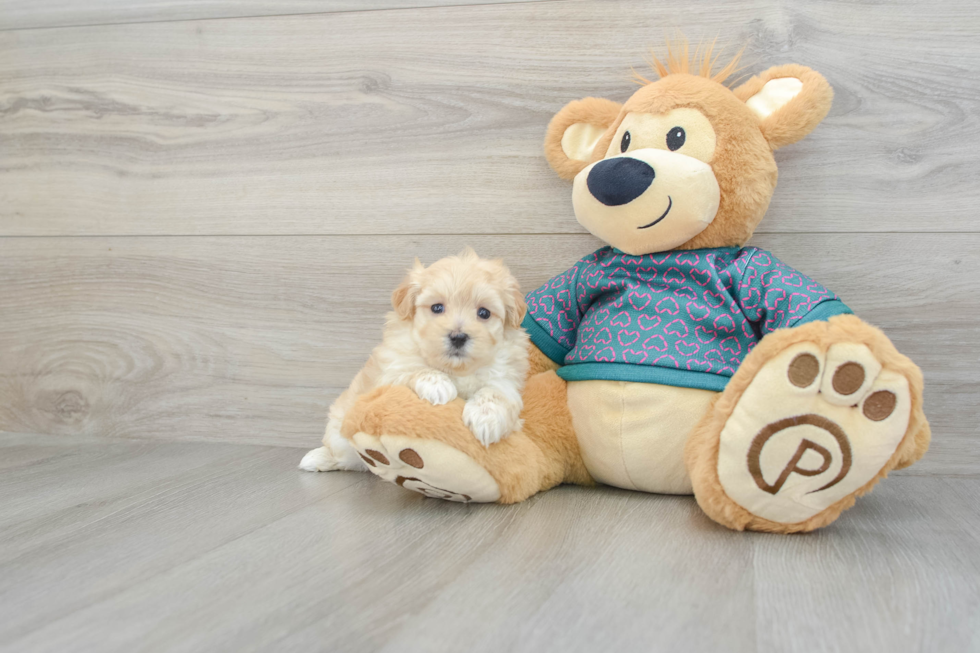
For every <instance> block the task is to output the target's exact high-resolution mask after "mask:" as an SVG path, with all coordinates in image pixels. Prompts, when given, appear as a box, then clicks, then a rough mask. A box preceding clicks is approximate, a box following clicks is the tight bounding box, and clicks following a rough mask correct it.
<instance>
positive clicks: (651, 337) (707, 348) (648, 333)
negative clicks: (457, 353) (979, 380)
mask: <svg viewBox="0 0 980 653" xmlns="http://www.w3.org/2000/svg"><path fill="white" fill-rule="evenodd" d="M527 303H528V313H527V317H526V318H525V319H524V328H525V329H526V330H527V332H528V333H529V334H530V336H531V340H532V342H534V344H535V345H537V347H538V348H539V349H540V350H541V351H542V352H544V353H545V354H546V355H547V356H548V357H549V358H551V359H552V360H553V361H555V362H556V363H559V364H561V365H563V367H562V368H561V369H560V370H559V371H558V374H559V376H561V377H562V378H563V379H566V380H568V381H582V380H591V379H607V380H615V381H640V382H646V383H659V384H663V385H673V386H681V387H688V388H701V389H705V390H722V389H724V387H725V385H726V384H727V383H728V379H729V378H730V377H731V376H732V375H733V374H734V373H735V370H736V369H738V367H739V365H741V363H742V361H743V360H744V359H745V356H746V355H747V354H748V353H749V352H750V351H752V348H753V347H754V346H755V345H756V344H757V343H758V342H759V341H760V340H761V339H762V338H763V337H764V336H765V335H766V334H767V333H771V332H772V331H775V330H776V329H782V328H787V327H793V326H797V325H799V324H803V323H805V322H810V321H813V320H825V319H828V318H830V317H831V316H833V315H839V314H842V313H850V312H851V310H850V309H849V308H848V307H847V306H846V305H845V304H844V303H843V302H842V301H840V299H839V298H838V297H837V295H835V294H834V293H832V292H831V291H829V290H827V289H826V288H824V287H823V286H821V285H820V284H818V283H817V282H815V281H813V280H812V279H810V278H809V277H807V276H805V275H803V274H801V273H799V272H797V271H796V270H794V269H792V268H790V267H789V266H787V265H786V264H784V263H782V262H781V261H779V260H778V259H776V258H775V257H774V256H773V255H772V254H770V253H769V252H766V251H764V250H761V249H758V248H756V247H745V248H742V249H739V248H737V247H724V248H714V249H697V250H686V251H675V252H664V253H659V254H646V255H642V256H632V255H629V254H624V253H623V252H621V251H619V250H616V249H613V248H612V247H603V248H602V249H599V250H597V251H595V252H593V253H592V254H590V255H589V256H586V257H585V258H583V259H582V260H580V261H579V262H578V263H576V264H575V266H574V267H572V268H571V269H570V270H568V271H567V272H565V273H564V274H560V275H558V276H556V277H554V278H553V279H551V280H550V281H549V282H548V283H546V284H544V285H543V286H541V287H540V288H538V289H537V290H535V291H534V292H532V293H530V294H528V296H527Z"/></svg>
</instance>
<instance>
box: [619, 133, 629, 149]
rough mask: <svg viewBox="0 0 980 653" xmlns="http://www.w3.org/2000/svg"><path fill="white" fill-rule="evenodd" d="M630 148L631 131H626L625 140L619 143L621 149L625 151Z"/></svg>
mask: <svg viewBox="0 0 980 653" xmlns="http://www.w3.org/2000/svg"><path fill="white" fill-rule="evenodd" d="M628 149H630V133H629V132H626V133H625V134H623V140H622V141H621V142H620V143H619V151H620V152H625V151H626V150H628Z"/></svg>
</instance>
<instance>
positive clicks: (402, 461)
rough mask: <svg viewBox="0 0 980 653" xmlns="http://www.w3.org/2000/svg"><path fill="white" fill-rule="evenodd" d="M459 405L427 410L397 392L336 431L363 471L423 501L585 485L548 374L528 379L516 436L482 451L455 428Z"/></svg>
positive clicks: (372, 398)
mask: <svg viewBox="0 0 980 653" xmlns="http://www.w3.org/2000/svg"><path fill="white" fill-rule="evenodd" d="M463 405H464V402H463V401H462V400H459V399H457V400H456V401H452V402H450V403H448V404H444V405H442V406H433V405H432V404H430V403H428V402H427V401H425V400H423V399H419V397H418V396H417V395H416V394H415V393H414V392H412V391H411V390H409V389H408V388H404V387H389V388H378V389H376V390H373V391H371V392H369V393H368V394H366V395H364V396H363V397H361V398H359V399H358V400H357V403H356V404H354V406H353V408H351V410H350V412H348V414H347V417H346V418H345V420H344V424H343V427H342V431H343V437H345V438H347V440H349V441H350V443H351V445H352V446H353V447H354V449H356V450H357V452H358V454H360V457H361V460H363V461H364V463H365V464H366V465H367V466H368V469H369V470H370V471H371V472H372V473H374V474H376V475H377V476H379V477H381V478H383V479H384V480H386V481H389V482H391V483H395V484H396V485H399V486H400V487H403V488H405V489H407V490H414V491H415V492H420V493H421V494H425V495H426V496H430V497H436V498H439V499H448V500H450V501H462V502H466V503H469V502H493V501H496V502H499V503H516V502H518V501H523V500H524V499H526V498H528V497H530V496H531V495H533V494H535V493H537V492H540V491H542V490H547V489H548V488H551V487H554V486H556V485H558V484H559V483H562V482H566V483H582V484H590V483H592V478H591V477H590V476H589V475H588V472H587V471H586V470H585V465H584V463H583V462H582V456H581V454H580V453H579V449H578V442H577V441H576V439H575V432H574V431H573V429H572V419H571V415H569V414H568V408H567V404H566V394H565V382H564V381H562V380H561V379H559V378H558V376H557V375H555V373H554V372H546V373H542V374H538V375H535V376H533V377H531V378H530V379H528V382H527V385H526V387H525V389H524V413H523V417H524V429H522V430H520V431H515V432H514V433H511V434H510V435H509V436H507V437H506V438H504V439H503V440H501V441H500V442H497V443H496V444H492V445H490V446H489V447H486V446H484V445H483V444H482V443H480V441H479V440H477V438H476V436H474V435H473V433H471V432H470V430H469V429H468V428H467V427H466V425H465V424H463Z"/></svg>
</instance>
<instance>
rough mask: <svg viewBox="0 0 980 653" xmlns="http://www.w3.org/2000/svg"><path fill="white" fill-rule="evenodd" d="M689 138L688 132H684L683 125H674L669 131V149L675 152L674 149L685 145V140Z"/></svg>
mask: <svg viewBox="0 0 980 653" xmlns="http://www.w3.org/2000/svg"><path fill="white" fill-rule="evenodd" d="M686 140H687V134H686V133H684V128H683V127H674V128H673V129H671V130H670V131H669V132H667V149H668V150H670V151H671V152H673V151H674V150H679V149H681V148H682V147H684V141H686Z"/></svg>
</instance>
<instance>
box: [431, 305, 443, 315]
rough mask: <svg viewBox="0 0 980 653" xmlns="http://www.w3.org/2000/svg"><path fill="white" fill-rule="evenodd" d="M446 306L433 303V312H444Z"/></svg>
mask: <svg viewBox="0 0 980 653" xmlns="http://www.w3.org/2000/svg"><path fill="white" fill-rule="evenodd" d="M445 308H446V307H445V306H443V305H442V304H433V305H432V312H433V313H442V312H443V311H444V310H445Z"/></svg>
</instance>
